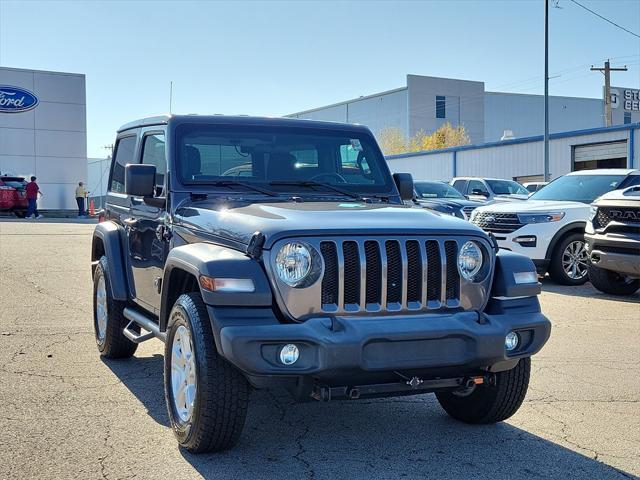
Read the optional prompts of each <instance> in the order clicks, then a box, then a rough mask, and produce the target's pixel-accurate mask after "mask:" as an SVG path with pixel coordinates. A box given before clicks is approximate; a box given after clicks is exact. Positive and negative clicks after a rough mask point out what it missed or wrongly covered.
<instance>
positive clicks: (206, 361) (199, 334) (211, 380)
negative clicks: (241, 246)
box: [164, 293, 249, 453]
mask: <svg viewBox="0 0 640 480" xmlns="http://www.w3.org/2000/svg"><path fill="white" fill-rule="evenodd" d="M167 328H168V330H167V341H166V343H165V354H164V392H165V399H166V402H167V408H168V411H169V419H170V421H171V426H172V428H173V432H174V434H175V436H176V438H177V440H178V443H179V444H180V446H182V447H184V448H186V449H187V450H189V451H190V452H192V453H202V452H217V451H221V450H226V449H228V448H231V447H233V446H234V445H235V444H236V443H237V442H238V439H239V438H240V434H241V433H242V428H243V427H244V422H245V419H246V415H247V405H248V398H249V384H248V383H247V380H246V379H245V378H244V376H243V375H242V374H241V373H240V372H239V371H238V370H237V369H236V368H234V367H233V366H232V365H231V364H229V363H228V362H227V361H226V360H225V359H224V358H222V357H220V355H218V352H217V351H216V346H215V341H214V338H213V332H212V331H211V324H210V323H209V317H208V314H207V310H206V307H205V305H204V303H203V301H202V298H201V297H200V295H199V294H197V293H188V294H183V295H181V296H180V297H179V298H178V300H177V301H176V303H175V305H174V307H173V309H172V310H171V314H170V315H169V324H168V327H167Z"/></svg>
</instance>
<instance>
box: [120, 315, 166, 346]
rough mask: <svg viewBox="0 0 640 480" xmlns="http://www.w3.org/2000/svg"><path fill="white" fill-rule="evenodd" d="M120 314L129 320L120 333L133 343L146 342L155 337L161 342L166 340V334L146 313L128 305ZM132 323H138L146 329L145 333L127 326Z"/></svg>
mask: <svg viewBox="0 0 640 480" xmlns="http://www.w3.org/2000/svg"><path fill="white" fill-rule="evenodd" d="M122 314H123V315H124V317H125V318H126V319H127V320H129V324H128V325H127V326H126V327H125V329H124V330H123V331H122V333H123V334H124V336H125V337H127V338H128V339H129V340H131V341H132V342H133V343H142V342H146V341H147V340H151V339H152V338H157V339H159V340H161V341H163V342H165V341H166V340H167V334H166V333H164V332H161V331H160V327H159V326H158V324H157V323H156V322H154V321H153V320H152V319H150V318H149V317H147V316H146V315H144V314H142V313H140V312H138V311H137V310H134V309H133V308H129V307H127V308H125V309H124V311H123V312H122ZM134 323H135V324H137V325H140V327H142V328H143V329H144V330H146V331H147V333H136V332H134V331H133V330H130V329H129V327H130V326H131V325H132V324H134Z"/></svg>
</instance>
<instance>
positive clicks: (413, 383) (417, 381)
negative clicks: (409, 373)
mask: <svg viewBox="0 0 640 480" xmlns="http://www.w3.org/2000/svg"><path fill="white" fill-rule="evenodd" d="M423 383H424V380H422V379H421V378H418V377H412V378H411V380H407V385H409V386H410V387H411V388H416V387H418V386H420V385H422V384H423Z"/></svg>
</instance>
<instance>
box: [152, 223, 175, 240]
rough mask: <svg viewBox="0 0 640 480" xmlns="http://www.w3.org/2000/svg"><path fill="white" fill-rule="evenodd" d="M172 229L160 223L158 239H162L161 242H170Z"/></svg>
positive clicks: (157, 232)
mask: <svg viewBox="0 0 640 480" xmlns="http://www.w3.org/2000/svg"><path fill="white" fill-rule="evenodd" d="M171 236H172V234H171V230H170V229H169V227H167V226H166V225H158V228H156V238H157V239H158V240H160V241H161V242H162V241H164V242H168V241H169V240H171Z"/></svg>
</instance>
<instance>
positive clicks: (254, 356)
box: [91, 115, 551, 452]
mask: <svg viewBox="0 0 640 480" xmlns="http://www.w3.org/2000/svg"><path fill="white" fill-rule="evenodd" d="M165 140H166V144H167V145H169V148H168V149H167V151H166V154H165V153H164V152H163V154H162V155H159V148H158V147H159V146H163V145H164V144H165ZM149 145H151V146H152V147H153V148H152V150H153V151H152V152H151V154H150V155H147V149H148V146H149ZM163 150H164V149H163ZM161 159H162V161H161ZM247 162H251V164H252V166H253V168H252V169H251V171H252V175H251V176H248V177H242V178H241V179H240V178H233V177H231V176H228V175H227V176H223V175H222V173H224V172H229V170H230V169H232V168H233V167H234V164H235V165H236V166H237V165H242V164H245V163H247ZM343 166H345V168H344V169H343ZM158 172H163V173H164V172H168V174H167V175H158V174H157V173H158ZM109 185H110V188H109V192H108V193H107V202H106V214H107V220H106V221H104V222H102V223H99V224H98V225H97V227H96V228H95V231H94V234H93V240H92V253H91V259H92V273H93V307H94V309H93V310H94V311H93V324H94V331H95V339H96V343H97V346H98V350H99V352H100V354H101V355H102V356H104V357H107V358H125V357H130V356H132V355H133V354H134V352H135V351H136V348H137V346H138V344H139V343H141V342H143V341H146V340H150V339H151V338H153V337H155V338H158V339H160V340H162V341H163V342H165V348H164V385H165V387H164V391H165V398H166V402H167V408H168V412H169V421H170V424H171V427H172V429H173V431H174V433H175V436H176V438H177V440H178V443H179V444H180V445H181V446H183V447H184V448H186V449H187V450H189V451H192V452H204V451H217V450H222V449H225V448H229V447H231V446H233V445H234V444H235V443H236V442H237V441H238V439H239V438H240V434H241V432H242V429H243V426H244V423H245V418H246V414H247V405H248V402H249V395H250V392H251V390H252V388H268V387H270V386H275V385H277V386H285V387H287V388H288V389H289V390H290V391H291V392H292V393H293V394H294V397H295V398H298V399H301V400H304V399H315V400H320V401H329V400H331V399H335V398H346V399H351V400H355V399H357V398H366V397H379V396H393V395H408V394H418V393H427V392H435V393H436V396H437V399H438V401H439V402H440V404H441V405H442V407H443V408H444V410H445V411H446V412H447V413H449V415H451V416H452V417H454V418H456V419H459V420H461V421H464V422H467V423H494V422H499V421H502V420H504V419H506V418H508V417H510V416H511V415H513V414H514V413H515V412H516V411H517V410H518V408H519V407H520V405H521V404H522V402H523V400H524V397H525V394H526V391H527V385H528V383H529V375H530V368H531V360H530V357H531V356H532V355H533V354H535V353H536V352H538V351H539V350H540V349H541V348H542V346H543V345H544V344H545V343H546V341H547V339H548V337H549V334H550V328H551V327H550V323H549V321H548V320H547V319H546V318H545V317H544V315H543V314H542V313H541V312H540V304H539V302H538V299H537V295H538V294H539V292H540V284H539V283H538V281H537V277H536V274H535V267H534V265H533V263H532V262H531V260H530V259H529V258H527V257H525V256H523V255H519V254H515V253H512V252H507V251H498V249H497V246H496V245H495V243H493V242H492V240H491V239H490V237H489V236H488V235H487V234H486V233H484V232H483V231H482V230H481V229H479V228H478V227H476V226H475V225H472V224H470V223H469V222H466V221H463V220H461V219H459V218H454V217H452V216H448V215H439V214H436V213H434V212H429V211H428V210H426V209H419V208H414V207H413V206H408V205H405V204H404V203H403V202H404V201H407V200H411V199H412V198H413V181H412V179H411V176H410V175H408V174H395V175H393V177H392V175H391V174H390V172H389V169H388V166H387V164H386V162H385V159H384V156H383V155H382V152H381V151H380V148H379V147H378V145H377V144H376V142H375V139H374V136H373V134H372V133H371V131H369V129H367V128H366V127H363V126H358V125H347V124H338V123H326V122H314V121H308V120H297V119H273V118H271V119H264V118H252V117H225V116H202V117H199V116H191V115H189V116H162V117H154V118H148V119H143V120H139V121H135V122H132V123H129V124H127V125H125V126H124V127H122V128H121V129H120V131H119V132H118V135H117V138H116V142H115V152H114V158H113V161H112V166H111V172H110V177H109ZM140 368H143V366H142V365H141V366H140ZM282 440H284V441H289V440H290V439H287V438H279V439H277V440H275V441H282Z"/></svg>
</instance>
